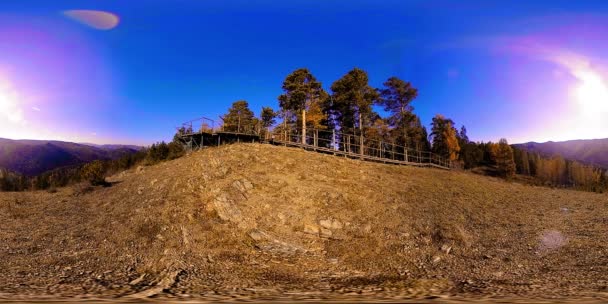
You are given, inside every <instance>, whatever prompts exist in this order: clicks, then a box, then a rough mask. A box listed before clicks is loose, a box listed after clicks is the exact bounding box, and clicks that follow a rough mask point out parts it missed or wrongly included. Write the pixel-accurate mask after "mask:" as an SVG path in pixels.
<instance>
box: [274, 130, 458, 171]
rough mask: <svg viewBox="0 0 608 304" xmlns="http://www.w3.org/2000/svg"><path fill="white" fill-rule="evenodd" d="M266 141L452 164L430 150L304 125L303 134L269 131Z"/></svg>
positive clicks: (433, 164) (374, 158) (390, 159)
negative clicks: (304, 132)
mask: <svg viewBox="0 0 608 304" xmlns="http://www.w3.org/2000/svg"><path fill="white" fill-rule="evenodd" d="M269 135H270V139H269V140H268V141H270V142H274V143H275V144H283V145H287V146H294V147H300V148H306V149H312V150H316V151H321V152H328V153H333V154H336V155H344V156H348V157H352V158H360V159H365V160H371V161H379V162H385V163H395V164H404V165H413V166H426V167H437V168H442V169H450V168H452V165H451V161H450V160H449V159H447V158H444V157H441V156H439V155H436V154H434V153H432V152H427V151H419V150H415V149H410V148H407V147H404V146H401V145H397V144H395V143H394V142H390V141H382V140H375V139H369V138H365V137H364V136H361V135H355V134H345V133H341V132H337V131H327V130H319V129H307V130H306V134H305V136H302V133H297V132H295V133H294V132H292V131H291V130H278V131H274V132H271V133H269Z"/></svg>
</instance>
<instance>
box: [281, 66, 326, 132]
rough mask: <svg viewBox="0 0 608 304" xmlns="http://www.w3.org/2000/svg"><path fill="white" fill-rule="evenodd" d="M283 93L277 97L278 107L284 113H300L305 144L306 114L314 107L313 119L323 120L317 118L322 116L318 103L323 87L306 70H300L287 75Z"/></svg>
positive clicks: (322, 93)
mask: <svg viewBox="0 0 608 304" xmlns="http://www.w3.org/2000/svg"><path fill="white" fill-rule="evenodd" d="M283 92H284V93H283V94H282V95H281V96H279V105H280V107H281V108H282V109H283V110H285V111H292V112H295V113H301V115H300V116H299V120H300V122H301V125H302V134H303V135H302V143H303V144H306V124H307V122H308V119H307V118H306V114H307V112H308V111H309V110H310V109H311V107H314V108H313V109H314V110H317V111H316V112H315V115H316V116H317V117H316V118H315V119H316V120H317V121H321V120H322V119H323V118H319V117H318V116H319V115H322V112H321V110H320V106H319V104H318V103H319V102H320V101H321V99H322V98H323V96H324V91H323V87H322V86H321V83H320V82H319V81H317V79H316V78H315V77H314V76H313V75H312V74H311V73H310V71H309V70H308V69H305V68H302V69H297V70H295V71H293V72H292V73H291V74H289V75H287V77H286V78H285V80H284V81H283Z"/></svg>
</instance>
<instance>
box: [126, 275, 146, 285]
mask: <svg viewBox="0 0 608 304" xmlns="http://www.w3.org/2000/svg"><path fill="white" fill-rule="evenodd" d="M145 278H146V274H145V273H144V274H142V275H141V276H139V278H137V279H135V280H133V281H131V282H129V285H131V286H134V285H137V284H139V283H141V282H143V281H144V279H145Z"/></svg>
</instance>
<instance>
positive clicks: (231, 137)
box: [179, 131, 260, 150]
mask: <svg viewBox="0 0 608 304" xmlns="http://www.w3.org/2000/svg"><path fill="white" fill-rule="evenodd" d="M179 137H180V139H181V141H182V143H183V144H184V146H185V147H186V148H187V149H190V150H193V149H200V148H203V147H209V146H219V145H222V144H230V143H239V142H248V143H254V142H260V136H259V135H256V134H249V133H238V132H222V131H218V132H213V133H211V132H198V133H189V134H182V135H180V136H179Z"/></svg>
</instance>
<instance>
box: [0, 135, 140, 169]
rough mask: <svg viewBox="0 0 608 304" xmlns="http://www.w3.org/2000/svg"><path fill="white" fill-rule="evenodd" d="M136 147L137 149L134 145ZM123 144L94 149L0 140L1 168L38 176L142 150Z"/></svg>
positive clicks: (48, 142)
mask: <svg viewBox="0 0 608 304" xmlns="http://www.w3.org/2000/svg"><path fill="white" fill-rule="evenodd" d="M133 147H135V146H133ZM133 147H132V146H126V145H125V146H123V145H101V146H91V145H87V144H79V143H73V142H66V141H59V140H13V139H6V138H0V168H4V169H7V170H9V171H12V172H15V173H19V174H23V175H26V176H35V175H38V174H41V173H44V172H46V171H50V170H53V169H57V168H62V167H68V166H74V165H81V164H84V163H87V162H91V161H94V160H110V159H116V158H119V157H121V156H123V155H125V154H129V153H135V152H137V151H139V150H140V149H141V147H140V149H135V148H133Z"/></svg>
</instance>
